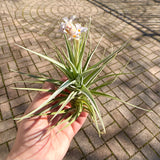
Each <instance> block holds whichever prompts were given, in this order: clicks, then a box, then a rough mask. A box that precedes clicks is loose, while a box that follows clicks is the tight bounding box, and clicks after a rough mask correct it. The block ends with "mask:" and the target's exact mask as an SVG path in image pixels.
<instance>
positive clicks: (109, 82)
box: [92, 78, 116, 90]
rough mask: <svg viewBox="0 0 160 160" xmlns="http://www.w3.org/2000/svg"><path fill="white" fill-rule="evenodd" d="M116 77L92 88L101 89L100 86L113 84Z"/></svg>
mask: <svg viewBox="0 0 160 160" xmlns="http://www.w3.org/2000/svg"><path fill="white" fill-rule="evenodd" d="M115 79H116V78H114V79H112V80H109V81H107V82H105V83H103V84H101V85H98V86H97V87H95V88H93V89H92V90H97V89H100V88H102V87H104V86H107V85H110V84H112V83H113V82H114V81H115Z"/></svg>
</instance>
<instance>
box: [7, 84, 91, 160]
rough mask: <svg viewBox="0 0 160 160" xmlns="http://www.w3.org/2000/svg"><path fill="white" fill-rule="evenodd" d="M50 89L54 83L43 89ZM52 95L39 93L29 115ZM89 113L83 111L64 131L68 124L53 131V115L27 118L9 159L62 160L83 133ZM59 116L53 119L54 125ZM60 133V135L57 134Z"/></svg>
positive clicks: (27, 111)
mask: <svg viewBox="0 0 160 160" xmlns="http://www.w3.org/2000/svg"><path fill="white" fill-rule="evenodd" d="M43 88H46V89H49V88H50V89H53V88H54V86H52V84H50V83H47V84H45V85H44V86H43ZM49 96H50V93H48V92H47V93H39V94H38V95H37V96H36V97H35V99H34V100H33V102H32V104H31V105H30V106H29V107H28V109H27V110H26V112H25V114H27V113H29V112H31V111H32V110H34V109H35V108H37V107H38V106H39V105H40V104H42V103H43V102H44V101H45V100H46V99H48V98H49ZM87 115H88V114H87V113H86V112H82V113H81V114H80V116H79V117H78V118H77V120H76V121H75V122H74V123H72V124H71V125H70V126H68V127H67V128H64V129H63V130H61V131H60V132H58V131H59V130H60V129H62V128H63V127H64V126H65V125H66V123H64V124H62V125H58V126H56V127H54V128H52V129H50V130H49V128H50V125H51V123H49V119H50V116H41V117H40V116H39V117H34V118H30V119H25V120H23V121H22V122H20V124H19V126H18V133H17V137H16V140H15V143H14V145H13V147H12V150H11V152H10V154H9V156H8V158H7V160H61V159H63V157H64V156H65V154H66V152H67V150H68V148H69V145H70V142H71V140H72V139H73V137H74V136H75V134H76V133H77V132H78V131H79V129H80V128H81V126H82V125H83V123H84V122H85V120H86V118H87ZM58 118H59V117H56V118H55V119H53V122H52V125H53V124H54V123H56V122H57V120H58ZM57 132H58V133H57Z"/></svg>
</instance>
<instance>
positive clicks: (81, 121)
mask: <svg viewBox="0 0 160 160" xmlns="http://www.w3.org/2000/svg"><path fill="white" fill-rule="evenodd" d="M87 116H88V113H87V112H81V114H80V116H79V117H78V118H77V119H76V121H75V122H73V123H72V124H71V126H72V129H73V131H74V135H75V134H76V133H77V132H78V131H79V130H80V128H81V127H82V125H83V124H84V122H85V121H86V119H87Z"/></svg>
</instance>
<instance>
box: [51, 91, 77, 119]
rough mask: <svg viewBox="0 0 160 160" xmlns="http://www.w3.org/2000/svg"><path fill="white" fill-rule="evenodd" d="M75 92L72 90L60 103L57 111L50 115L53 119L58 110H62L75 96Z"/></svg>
mask: <svg viewBox="0 0 160 160" xmlns="http://www.w3.org/2000/svg"><path fill="white" fill-rule="evenodd" d="M76 94H77V92H75V91H72V92H71V93H70V94H69V96H68V97H67V98H66V100H65V101H64V103H63V104H62V106H61V107H60V108H59V109H58V111H57V113H56V114H55V115H54V116H53V117H52V119H54V118H55V117H56V116H57V115H58V114H59V112H61V111H62V109H63V108H64V107H65V106H66V105H67V104H68V103H69V102H70V101H71V100H72V99H73V98H74V97H75V95H76Z"/></svg>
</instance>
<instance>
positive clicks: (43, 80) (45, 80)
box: [11, 69, 63, 85]
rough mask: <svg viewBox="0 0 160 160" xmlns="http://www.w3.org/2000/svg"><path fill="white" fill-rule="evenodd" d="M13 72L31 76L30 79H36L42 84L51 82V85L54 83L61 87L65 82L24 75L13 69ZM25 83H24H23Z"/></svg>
mask: <svg viewBox="0 0 160 160" xmlns="http://www.w3.org/2000/svg"><path fill="white" fill-rule="evenodd" d="M11 71H13V72H16V73H19V74H23V75H26V76H29V77H31V78H35V79H38V80H39V81H41V82H51V83H54V84H56V85H61V84H62V83H63V82H62V81H60V80H55V79H53V78H52V79H47V78H45V77H40V76H36V75H33V74H28V73H24V72H19V71H16V70H13V69H11ZM22 82H23V81H22ZM24 82H26V81H24Z"/></svg>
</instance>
